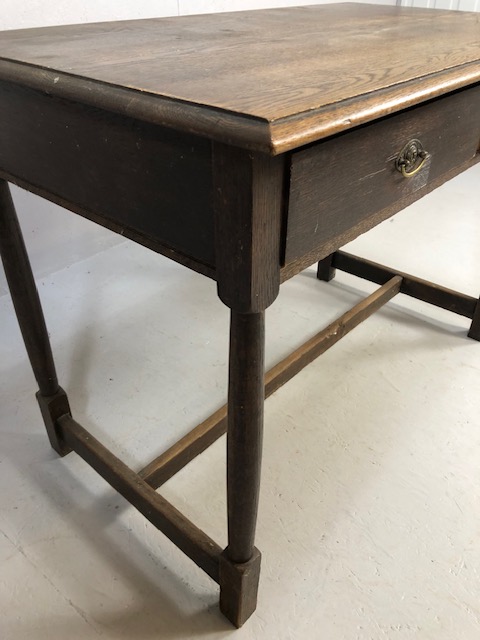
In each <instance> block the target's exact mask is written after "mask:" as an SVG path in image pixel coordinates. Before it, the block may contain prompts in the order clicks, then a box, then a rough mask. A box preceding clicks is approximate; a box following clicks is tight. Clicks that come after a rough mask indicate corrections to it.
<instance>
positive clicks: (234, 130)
mask: <svg viewBox="0 0 480 640" xmlns="http://www.w3.org/2000/svg"><path fill="white" fill-rule="evenodd" d="M0 81H5V82H10V83H13V84H16V85H20V86H23V87H28V88H30V89H34V90H36V91H41V92H44V93H47V94H48V95H50V96H52V97H57V98H60V99H65V100H71V101H74V102H78V103H82V104H85V105H88V106H92V107H96V108H100V109H105V110H107V111H112V112H114V113H119V114H122V115H124V116H127V117H131V118H134V119H139V120H142V121H146V122H150V123H152V124H157V125H161V126H165V127H169V128H173V129H178V130H180V131H185V132H188V133H191V134H194V135H199V136H201V137H206V138H209V139H211V140H215V141H218V142H223V143H226V144H231V145H232V146H238V147H242V148H246V149H250V150H252V151H259V152H261V153H266V154H268V155H271V156H276V155H279V154H282V153H286V152H288V151H293V150H295V149H297V148H299V147H302V146H305V145H307V144H311V143H312V142H317V141H319V140H322V139H324V138H327V137H329V136H332V135H335V134H337V133H341V132H343V131H347V130H348V129H352V128H354V127H356V126H358V125H361V124H366V123H368V122H370V121H373V120H377V119H379V118H382V117H384V116H387V115H391V114H393V113H396V112H398V111H401V110H403V109H406V108H408V107H412V106H415V105H418V104H421V103H423V102H426V101H428V100H431V99H433V98H437V97H441V96H442V95H444V94H447V93H451V92H453V91H456V90H458V89H462V88H465V87H468V86H470V85H474V84H476V83H478V82H480V60H476V61H471V62H468V63H465V64H462V65H458V66H455V67H449V68H448V69H445V70H442V71H439V72H436V73H432V74H429V75H427V76H422V77H420V78H415V79H411V80H408V81H405V82H402V83H398V84H394V85H392V86H390V87H387V88H384V89H378V90H376V91H372V92H369V93H366V94H363V95H360V96H356V97H352V98H348V99H346V100H342V101H340V102H336V103H332V104H329V105H322V106H321V107H319V108H317V109H312V110H309V111H308V112H303V113H298V114H295V115H291V116H287V117H282V118H279V119H278V120H273V121H269V120H267V119H264V118H260V117H256V116H251V115H248V114H242V113H237V112H234V111H229V110H226V109H222V108H219V107H213V106H210V105H201V104H197V103H193V102H188V101H184V100H181V99H179V98H171V97H167V96H161V95H158V94H152V93H147V92H142V91H138V90H137V89H131V88H128V87H122V86H118V85H114V84H110V83H105V82H102V81H99V80H93V79H89V78H85V77H83V76H79V75H74V74H69V73H66V72H61V71H55V70H52V69H48V68H45V67H41V66H37V65H33V64H31V63H25V62H22V61H17V60H11V59H8V58H2V57H0ZM299 121H302V124H303V126H302V127H301V129H300V128H299V127H298V122H299Z"/></svg>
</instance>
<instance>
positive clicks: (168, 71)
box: [0, 4, 480, 626]
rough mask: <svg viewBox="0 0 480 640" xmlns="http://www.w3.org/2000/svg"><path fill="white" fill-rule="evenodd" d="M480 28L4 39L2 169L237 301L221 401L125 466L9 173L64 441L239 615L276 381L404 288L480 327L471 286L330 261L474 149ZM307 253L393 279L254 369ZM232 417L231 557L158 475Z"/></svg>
mask: <svg viewBox="0 0 480 640" xmlns="http://www.w3.org/2000/svg"><path fill="white" fill-rule="evenodd" d="M479 41H480V21H479V20H478V15H477V14H465V13H463V14H461V13H455V12H432V11H430V10H428V11H424V10H418V9H411V8H404V7H384V6H382V7H375V6H372V5H365V6H359V5H356V4H350V5H349V4H347V5H336V6H332V5H330V6H319V7H299V8H289V9H275V10H270V11H259V12H248V13H236V14H221V15H216V16H194V17H187V18H185V17H183V18H173V19H167V20H143V21H133V22H132V21H130V22H123V23H104V24H96V25H79V26H78V25H77V26H65V27H55V28H51V29H50V28H47V29H38V30H28V31H17V32H8V33H6V34H2V37H1V38H0V177H3V178H8V179H9V180H11V181H13V182H15V183H17V184H19V185H20V186H24V187H25V188H27V189H29V190H31V191H33V192H34V193H37V194H39V195H41V196H43V197H46V198H49V199H50V200H52V201H53V202H57V203H58V204H60V205H62V206H65V207H67V208H69V209H71V210H72V211H74V212H77V213H79V214H81V215H83V216H85V217H87V218H89V219H92V220H94V221H96V222H98V223H99V224H101V225H103V226H106V227H108V228H110V229H113V230H115V231H117V232H119V233H122V234H124V235H125V236H127V237H130V238H132V239H134V240H135V241H137V242H141V243H142V244H145V245H146V246H150V247H151V248H153V249H154V250H156V251H159V252H161V253H164V254H165V255H168V256H169V257H171V258H172V259H174V260H177V261H178V262H180V263H182V264H185V265H186V266H189V267H190V268H193V269H196V270H197V271H199V272H201V273H204V274H205V275H208V276H210V277H215V278H216V279H217V286H218V293H219V296H220V298H221V299H222V300H223V302H224V303H225V304H226V305H227V306H229V307H230V309H231V327H230V329H231V331H230V362H229V395H228V408H227V406H225V407H222V408H221V409H219V410H218V411H217V412H215V414H213V416H211V417H210V418H208V419H207V420H206V421H204V422H203V423H202V424H200V425H199V426H198V427H196V429H194V430H193V431H192V432H191V433H190V434H188V435H187V436H185V437H184V438H182V440H180V442H178V443H177V444H176V445H174V446H173V447H171V448H170V449H169V450H168V451H167V452H165V453H164V454H162V455H161V456H159V457H158V458H157V459H155V460H154V461H152V462H151V463H150V464H149V465H147V467H145V468H144V469H143V470H142V471H141V472H140V473H139V474H137V473H135V472H134V471H132V470H131V469H129V468H128V467H127V466H126V465H125V464H124V463H123V462H121V461H120V460H119V459H118V458H117V457H116V456H114V455H113V454H112V453H111V452H110V451H108V450H107V449H106V448H105V447H104V446H103V445H102V444H101V443H100V442H98V440H96V439H95V438H94V437H93V436H92V435H91V434H89V433H88V432H87V431H86V430H85V429H84V428H83V427H81V426H80V425H79V424H78V423H76V422H75V420H73V418H72V417H71V415H70V408H69V406H68V400H67V397H66V395H65V393H64V392H63V390H62V389H60V388H59V387H58V383H57V381H56V376H55V370H54V367H53V360H52V357H51V352H50V347H49V344H48V336H47V334H46V329H45V325H44V320H43V316H42V312H41V308H40V303H39V300H38V294H37V292H36V289H35V285H34V282H33V277H32V274H31V270H30V266H29V264H28V258H27V256H26V252H25V247H24V245H23V240H22V238H21V233H20V230H19V227H18V221H16V217H15V212H14V210H13V206H12V203H11V199H10V195H9V192H8V189H7V188H6V185H5V183H2V182H0V247H1V250H2V254H3V258H4V260H5V263H6V270H7V275H8V277H9V282H10V287H11V289H12V296H13V298H14V301H15V302H16V311H17V315H18V316H19V321H20V325H21V328H22V332H23V334H24V339H25V342H26V345H27V350H28V352H29V356H30V359H31V361H32V366H33V368H34V371H35V374H36V376H37V380H38V381H39V386H40V392H39V394H37V398H38V401H39V404H40V408H41V411H42V415H43V417H44V421H45V424H46V427H47V431H48V434H49V437H50V440H51V442H52V446H53V447H54V448H55V449H56V450H57V451H58V452H59V453H60V454H64V453H67V452H68V451H69V450H71V449H73V450H74V451H76V452H77V453H78V454H79V455H80V456H82V457H83V458H84V460H86V462H87V463H88V464H90V465H91V466H92V467H93V468H94V469H96V471H97V472H98V473H99V474H100V475H102V476H103V477H104V478H105V479H106V480H107V482H109V483H110V484H111V486H112V487H114V488H115V489H116V490H117V491H118V492H119V493H121V494H122V495H123V496H124V497H125V498H126V499H127V500H128V501H129V502H130V503H131V504H132V505H134V506H135V507H136V508H137V509H138V510H139V511H140V512H141V513H143V514H144V515H145V516H146V517H147V518H148V519H149V520H150V521H151V522H152V523H153V524H154V525H155V526H156V527H157V528H159V529H160V530H161V531H163V532H164V533H165V534H166V535H167V536H168V537H169V539H170V540H171V541H172V542H173V543H174V544H175V545H177V546H178V547H179V548H180V549H181V550H182V551H183V552H184V553H186V554H187V555H188V556H189V557H190V558H192V559H193V560H194V562H196V563H197V564H198V566H199V567H201V568H202V569H203V570H204V571H206V572H207V574H208V575H210V576H211V577H212V578H213V579H214V580H216V581H217V582H219V584H220V606H221V609H222V611H223V612H224V614H225V615H226V616H227V617H228V618H229V619H230V620H231V621H232V622H233V623H234V624H235V625H236V626H240V625H241V624H243V622H245V620H246V619H247V618H248V617H249V616H250V615H251V613H252V612H253V611H254V610H255V607H256V599H257V589H258V580H259V573H260V553H259V552H258V550H257V549H256V548H255V546H254V538H255V527H256V518H257V508H258V493H259V482H260V468H261V447H262V430H263V404H264V397H267V396H269V395H270V394H272V393H273V392H274V391H276V390H277V389H278V388H279V387H280V386H281V385H283V384H285V382H287V381H288V380H289V379H290V378H291V377H292V376H294V375H295V374H296V373H298V372H299V371H300V370H301V369H303V367H305V366H306V365H307V364H309V363H310V362H312V360H314V359H315V358H316V357H317V356H319V355H320V354H321V353H323V352H324V351H325V350H326V349H328V348H329V347H331V346H332V345H334V344H335V343H336V342H337V341H338V340H339V339H340V338H341V337H343V336H344V335H345V334H346V333H348V332H349V331H350V330H351V329H352V328H353V327H355V326H357V325H358V324H359V323H360V322H362V321H363V320H364V319H365V318H367V317H368V316H369V315H371V314H372V313H373V312H374V311H376V310H377V309H379V308H380V307H381V306H382V305H383V304H385V303H386V302H387V301H388V300H390V299H391V298H392V297H393V296H394V295H396V294H397V293H399V292H404V293H407V294H408V295H412V296H415V297H418V298H420V299H423V300H426V301H428V302H431V303H432V304H437V305H438V306H442V307H444V308H448V309H450V310H452V311H455V312H456V313H460V314H463V315H466V316H467V317H471V318H472V319H473V321H472V326H471V329H470V334H469V335H470V336H471V337H472V338H475V339H477V340H478V339H480V302H478V301H477V300H476V299H474V298H471V297H469V296H464V295H462V294H458V293H456V292H452V291H450V290H447V289H445V288H443V287H439V286H437V285H433V284H432V283H428V282H425V281H422V280H420V279H418V278H414V277H413V276H409V275H408V274H398V273H397V272H395V271H393V270H391V269H388V268H386V267H381V266H380V265H375V264H374V263H371V262H368V261H364V260H361V259H358V258H354V257H352V256H348V255H347V254H344V253H342V252H339V253H335V254H334V255H333V256H332V254H333V252H335V251H336V249H338V248H339V247H340V246H342V245H343V244H345V243H346V242H348V241H349V240H351V239H353V238H354V237H356V236H357V235H359V234H360V233H363V232H364V231H366V230H367V229H369V228H371V227H373V226H374V225H375V224H378V223H379V222H381V221H382V220H384V219H385V218H387V217H389V216H390V215H392V214H393V213H395V212H396V211H398V210H400V209H401V208H403V207H404V206H406V205H407V204H410V203H411V202H413V201H414V200H416V199H418V198H419V197H421V196H422V195H424V194H425V193H427V192H428V191H430V190H432V189H434V188H436V187H437V186H439V185H440V184H442V183H443V182H445V181H446V180H447V179H449V178H450V177H453V175H455V174H456V173H459V172H460V171H462V170H464V169H466V168H467V167H468V166H471V165H472V164H474V163H475V162H477V161H478V160H479V159H480V154H479V151H480V148H479V141H480V120H479V118H478V112H479V107H480V50H479V46H478V44H479ZM465 87H468V88H465ZM412 138H417V139H420V140H421V142H422V143H423V144H424V146H425V148H426V149H427V151H428V152H429V156H428V159H427V162H426V163H425V166H424V167H423V169H422V170H421V171H420V172H419V173H418V174H417V175H416V176H415V177H412V178H411V179H405V178H404V177H402V176H401V175H400V174H399V173H398V172H397V171H396V169H395V159H396V157H397V154H398V153H399V152H400V150H401V149H402V148H403V147H404V145H405V144H406V143H407V142H408V141H409V140H410V139H412ZM306 145H310V146H306ZM273 156H277V157H273ZM315 261H320V263H319V266H318V277H319V278H321V279H325V280H329V279H330V278H331V277H332V276H333V273H334V268H335V267H336V266H338V267H339V268H343V269H344V270H346V271H348V270H351V272H352V273H356V274H357V275H362V277H366V278H368V279H372V280H374V281H378V282H379V283H380V284H381V285H382V286H381V287H380V289H379V290H378V291H376V292H375V293H373V294H372V295H371V296H369V297H368V298H366V299H365V300H363V301H362V302H360V303H359V304H358V305H356V306H355V307H354V308H353V309H351V310H350V311H348V312H347V313H346V314H344V315H343V316H342V317H341V318H339V319H338V320H336V321H335V322H333V323H332V324H330V325H329V326H328V327H327V328H326V329H323V330H322V331H320V332H319V333H318V334H317V335H316V336H314V337H313V338H311V339H310V340H308V341H307V342H306V343H305V344H304V345H302V346H301V347H300V348H299V349H297V350H296V351H295V352H294V353H292V354H291V355H290V356H288V357H287V358H285V359H284V360H282V361H281V362H280V363H278V364H277V365H276V366H275V367H273V369H271V370H270V371H269V372H268V373H267V375H266V376H264V310H265V309H266V308H267V307H268V306H269V305H270V304H271V303H272V302H273V301H274V300H275V298H276V296H277V294H278V290H279V284H280V279H281V278H282V279H286V278H288V277H290V276H292V275H293V274H295V273H297V272H298V271H299V270H301V269H302V268H304V267H305V266H308V265H309V264H312V263H313V262H315ZM285 262H286V264H285ZM282 265H284V267H283V268H282V269H281V266H282ZM15 271H18V274H17V273H15ZM227 424H228V428H227ZM225 430H227V432H228V433H227V502H228V546H227V548H226V549H225V550H224V551H223V552H222V550H221V549H220V547H219V546H218V545H217V544H216V543H215V542H214V541H213V540H211V539H210V538H209V537H208V536H207V535H206V534H205V533H204V532H202V531H201V530H200V529H198V528H197V527H195V525H193V524H192V523H191V522H190V521H189V520H188V519H187V518H185V517H184V516H183V515H182V514H181V513H180V512H179V511H178V510H176V509H175V508H174V507H173V506H172V505H171V504H170V503H168V502H167V501H166V500H165V499H164V498H163V497H161V496H160V495H158V494H157V493H155V491H154V488H156V487H158V486H159V485H160V484H162V483H163V482H165V481H166V480H167V479H168V478H170V477H171V476H172V475H173V474H174V473H176V472H177V471H178V470H179V469H180V468H182V467H183V466H185V464H187V463H188V462H189V461H190V460H191V459H193V458H194V457H195V456H196V455H198V454H199V453H200V452H201V451H203V450H204V449H205V448H206V447H207V446H208V445H209V444H211V443H212V442H213V441H214V440H215V439H217V438H218V437H219V436H220V435H221V434H222V433H223V432H224V431H225Z"/></svg>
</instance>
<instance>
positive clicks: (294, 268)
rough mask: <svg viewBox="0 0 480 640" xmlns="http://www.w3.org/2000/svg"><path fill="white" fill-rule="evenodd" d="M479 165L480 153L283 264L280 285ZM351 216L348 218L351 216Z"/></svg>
mask: <svg viewBox="0 0 480 640" xmlns="http://www.w3.org/2000/svg"><path fill="white" fill-rule="evenodd" d="M479 161H480V153H477V154H476V155H475V156H474V157H473V158H471V159H470V160H467V161H466V162H464V163H463V164H460V165H457V166H456V167H455V168H453V169H451V170H450V171H448V172H447V173H444V174H443V175H441V176H439V177H438V178H435V179H432V180H429V181H428V182H427V184H426V185H425V186H424V187H422V188H421V189H419V190H418V191H414V192H412V193H409V194H408V195H406V196H403V197H402V198H400V199H399V200H396V201H395V202H394V203H393V204H392V205H390V206H388V207H386V208H385V209H380V211H377V212H376V213H374V214H373V215H369V216H366V217H364V218H363V219H361V220H360V222H358V223H357V224H355V225H353V226H352V227H350V228H349V229H347V230H345V232H343V233H341V234H340V235H338V236H334V237H333V238H331V239H330V241H326V242H325V243H321V244H320V245H319V246H315V247H314V248H313V249H311V250H310V251H305V253H304V254H303V255H302V256H301V257H300V258H298V259H296V260H293V261H292V262H289V263H287V264H285V265H284V266H283V267H282V268H281V270H280V280H281V282H285V281H286V280H288V279H289V278H292V277H293V276H295V275H297V273H300V272H301V271H303V270H304V269H306V268H307V267H309V266H311V265H312V264H314V263H315V262H318V261H319V260H322V259H323V258H325V257H327V256H328V255H329V254H331V253H332V252H334V251H336V250H337V249H339V248H340V247H343V246H344V245H345V244H347V242H350V241H351V240H354V239H355V238H357V237H358V236H359V235H361V234H362V233H365V232H366V231H369V230H370V229H372V228H373V227H374V226H375V225H377V224H379V223H380V222H382V221H383V220H386V219H387V218H389V217H391V216H392V215H393V214H395V213H397V212H398V211H401V210H402V209H404V208H405V207H407V206H408V205H410V204H412V203H413V202H415V201H416V200H419V199H420V198H422V197H423V196H425V195H427V193H430V192H431V191H433V190H434V189H437V188H438V187H440V186H441V185H442V184H444V183H445V182H447V181H448V180H450V179H451V178H454V177H455V176H457V175H458V174H459V173H461V172H462V171H466V170H467V169H469V168H470V167H472V166H474V165H475V164H477V163H478V162H479ZM355 205H356V203H352V207H353V206H355ZM347 213H348V212H347ZM350 215H351V214H350Z"/></svg>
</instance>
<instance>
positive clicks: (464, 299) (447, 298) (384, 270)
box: [333, 251, 477, 318]
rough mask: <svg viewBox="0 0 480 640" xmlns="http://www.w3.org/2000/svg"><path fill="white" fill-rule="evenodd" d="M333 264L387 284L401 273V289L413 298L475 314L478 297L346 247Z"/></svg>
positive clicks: (336, 254)
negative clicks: (367, 258) (391, 266)
mask: <svg viewBox="0 0 480 640" xmlns="http://www.w3.org/2000/svg"><path fill="white" fill-rule="evenodd" d="M333 264H334V266H335V267H336V268H337V269H340V270H341V271H346V272H347V273H351V274H353V275H354V276H358V277H359V278H364V279H365V280H370V281H371V282H376V283H377V284H384V283H385V282H387V280H390V279H391V278H393V277H395V276H400V277H401V278H402V286H401V288H400V293H404V294H405V295H407V296H411V297H412V298H417V299H418V300H423V301H424V302H428V303H429V304H433V305H435V306H436V307H441V308H442V309H446V310H447V311H452V312H453V313H457V314H458V315H460V316H465V317H466V318H473V317H474V312H475V306H476V303H477V300H476V298H472V297H471V296H467V295H465V294H463V293H458V292H457V291H452V290H451V289H447V288H446V287H442V286H441V285H439V284H434V283H433V282H428V281H427V280H422V279H421V278H417V277H416V276H412V275H410V274H409V273H403V272H402V271H397V270H396V269H391V268H389V267H384V266H383V265H381V264H377V263H376V262H371V261H370V260H365V259H364V258H357V256H352V255H351V254H350V253H346V252H344V251H337V252H336V253H335V254H334V256H333Z"/></svg>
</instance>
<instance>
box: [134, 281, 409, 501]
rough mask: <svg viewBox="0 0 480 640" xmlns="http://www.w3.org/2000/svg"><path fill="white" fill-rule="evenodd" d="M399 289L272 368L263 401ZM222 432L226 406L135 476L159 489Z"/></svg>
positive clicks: (389, 285) (372, 300) (383, 293)
mask: <svg viewBox="0 0 480 640" xmlns="http://www.w3.org/2000/svg"><path fill="white" fill-rule="evenodd" d="M399 287H400V280H399V279H398V278H396V279H395V276H392V279H391V281H389V282H385V286H384V287H382V288H381V289H379V290H378V291H375V292H374V293H373V294H372V295H370V296H368V298H366V299H365V300H362V301H361V302H359V303H358V304H357V305H355V307H353V308H352V309H350V310H349V311H347V313H346V314H344V315H343V316H341V317H340V318H338V319H337V320H335V321H334V322H332V323H331V324H330V325H328V327H326V328H325V329H322V330H321V331H320V332H319V333H317V334H316V335H315V336H314V337H313V338H311V339H310V340H309V341H308V342H306V343H305V344H303V345H302V346H300V347H299V348H298V349H296V350H295V351H294V352H293V353H291V354H290V355H288V356H287V357H286V358H284V359H283V360H281V361H280V362H279V363H278V364H276V365H275V366H274V367H272V368H271V369H270V370H269V371H268V372H267V373H266V374H265V389H264V395H265V398H268V397H269V396H270V395H271V394H272V393H274V392H275V391H277V389H279V388H280V387H281V386H282V385H284V384H285V383H286V382H288V381H289V380H290V379H291V378H293V376H294V375H296V374H297V373H299V372H300V371H301V370H302V369H303V368H304V367H306V366H307V365H308V364H310V362H313V360H314V359H315V358H317V357H318V356H320V355H321V354H322V353H324V352H325V351H326V350H327V349H329V348H330V347H332V346H333V345H334V344H335V343H336V342H338V340H340V338H342V337H343V336H345V335H346V334H347V333H348V332H349V331H351V330H352V329H353V328H354V327H356V326H357V325H358V324H359V323H360V322H363V320H365V319H366V318H367V317H369V316H370V315H371V314H372V313H374V312H375V311H377V310H378V309H379V308H380V307H381V306H382V305H383V304H385V303H386V302H388V300H390V299H391V298H392V297H393V296H394V295H396V294H397V293H398V292H399V290H400V288H399ZM226 430H227V405H226V404H225V405H223V407H220V409H217V411H215V413H213V414H212V415H211V416H210V417H209V418H207V419H206V420H204V421H203V422H202V423H201V424H199V425H198V426H197V427H195V428H194V429H192V431H190V432H189V433H188V434H187V435H186V436H184V437H183V438H182V439H181V440H179V441H178V442H177V443H176V444H174V445H173V446H172V447H170V449H168V450H167V451H165V453H163V454H161V455H160V456H158V457H157V458H155V459H154V460H152V462H150V463H149V464H148V465H147V466H146V467H144V468H143V469H142V470H141V471H140V472H139V475H140V476H141V477H142V478H143V479H144V480H145V482H147V483H148V484H149V485H150V486H152V487H154V488H157V487H159V486H161V485H162V484H163V483H164V482H166V481H167V480H169V479H170V478H171V477H172V476H173V475H174V474H175V473H177V471H180V469H182V468H183V467H184V466H185V465H187V464H188V463H189V462H190V461H191V460H193V459H194V458H195V457H196V456H198V455H199V454H200V453H202V451H205V449H207V448H208V447H209V446H210V445H211V444H212V443H213V442H215V441H216V440H217V439H218V438H220V437H221V436H222V435H223V434H224V433H225V432H226Z"/></svg>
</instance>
